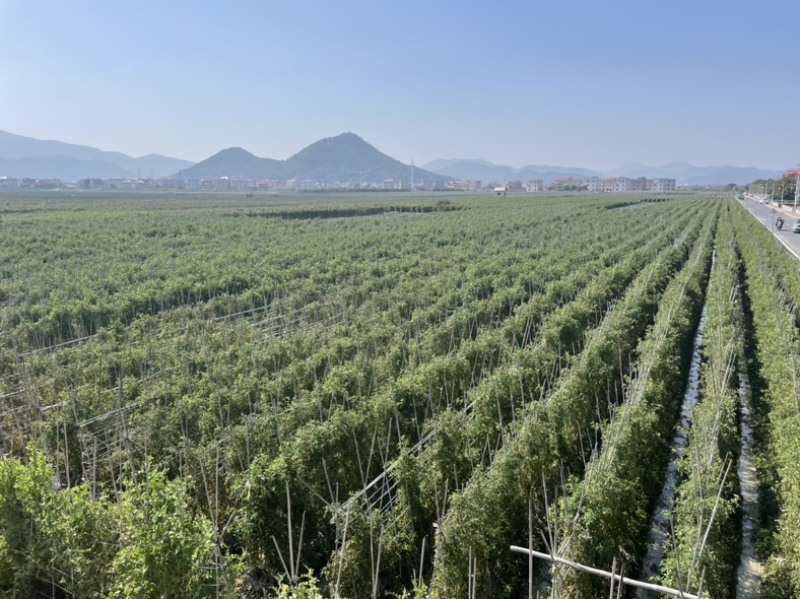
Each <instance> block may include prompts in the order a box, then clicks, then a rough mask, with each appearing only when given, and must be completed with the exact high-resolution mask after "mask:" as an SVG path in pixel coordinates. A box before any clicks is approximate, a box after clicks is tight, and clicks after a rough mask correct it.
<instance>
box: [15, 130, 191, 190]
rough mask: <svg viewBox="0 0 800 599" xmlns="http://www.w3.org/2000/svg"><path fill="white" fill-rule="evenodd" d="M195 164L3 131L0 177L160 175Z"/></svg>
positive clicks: (112, 177)
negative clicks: (136, 155)
mask: <svg viewBox="0 0 800 599" xmlns="http://www.w3.org/2000/svg"><path fill="white" fill-rule="evenodd" d="M191 165H192V163H191V162H189V161H188V160H180V159H178V158H170V157H168V156H160V155H158V154H148V155H147V156H141V157H139V158H134V157H132V156H128V155H127V154H123V153H122V152H106V151H104V150H98V149H97V148H92V147H90V146H81V145H77V144H70V143H64V142H62V141H53V140H40V139H34V138H32V137H24V136H22V135H16V134H14V133H8V132H7V131H0V176H11V177H20V178H22V177H30V178H33V179H50V178H54V179H63V180H65V181H74V180H76V179H82V178H84V177H96V178H99V179H116V178H126V177H137V176H141V177H151V178H160V177H166V176H167V175H170V174H172V173H174V172H176V171H179V170H180V169H182V168H186V167H188V166H191Z"/></svg>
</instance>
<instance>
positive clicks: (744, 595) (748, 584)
mask: <svg viewBox="0 0 800 599" xmlns="http://www.w3.org/2000/svg"><path fill="white" fill-rule="evenodd" d="M739 402H740V405H741V426H742V449H741V454H740V455H739V469H738V471H737V472H738V476H739V485H740V489H741V491H740V492H741V495H742V557H741V561H740V562H739V569H738V570H737V572H736V581H737V582H736V599H753V598H755V597H758V596H759V595H760V594H761V564H760V563H759V562H758V561H757V560H756V557H755V540H756V539H755V537H756V522H757V521H758V479H757V477H756V469H755V464H754V463H753V425H752V422H751V419H752V414H751V411H750V381H749V379H748V376H747V364H746V363H745V360H744V356H741V357H740V359H739Z"/></svg>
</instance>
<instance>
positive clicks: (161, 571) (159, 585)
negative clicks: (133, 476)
mask: <svg viewBox="0 0 800 599" xmlns="http://www.w3.org/2000/svg"><path fill="white" fill-rule="evenodd" d="M120 523H121V525H122V530H121V531H120V545H121V546H120V549H119V551H118V552H117V555H116V556H115V557H114V560H113V562H112V564H111V566H112V569H113V577H114V583H113V586H112V588H111V590H110V592H109V597H114V598H115V599H116V598H120V599H146V598H150V597H165V598H169V597H175V598H178V597H212V596H214V595H215V593H214V589H213V587H212V584H213V582H214V581H213V577H212V575H211V573H210V572H209V571H208V570H207V569H206V567H207V566H209V565H210V563H211V556H212V551H213V548H214V534H213V530H212V529H211V524H210V523H209V522H208V520H206V519H205V518H204V517H202V516H196V515H195V514H194V513H193V512H192V510H191V509H190V506H189V504H188V498H187V496H186V490H185V488H184V485H183V484H182V483H181V482H179V481H169V480H168V479H167V477H166V476H165V475H164V473H163V472H151V473H150V474H149V476H148V477H147V479H146V481H145V482H144V483H143V484H141V485H140V486H139V487H136V488H131V489H128V490H126V491H125V492H124V493H123V497H122V502H121V504H120Z"/></svg>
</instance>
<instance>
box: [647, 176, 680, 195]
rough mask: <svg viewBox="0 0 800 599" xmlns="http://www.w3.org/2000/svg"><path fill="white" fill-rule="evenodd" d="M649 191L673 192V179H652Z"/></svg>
mask: <svg viewBox="0 0 800 599" xmlns="http://www.w3.org/2000/svg"><path fill="white" fill-rule="evenodd" d="M650 191H656V192H662V191H675V179H652V180H651V181H650Z"/></svg>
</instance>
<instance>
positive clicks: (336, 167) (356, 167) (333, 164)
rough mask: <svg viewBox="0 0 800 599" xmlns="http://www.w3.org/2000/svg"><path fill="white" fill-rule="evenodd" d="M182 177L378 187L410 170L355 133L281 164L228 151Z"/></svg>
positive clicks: (421, 175)
mask: <svg viewBox="0 0 800 599" xmlns="http://www.w3.org/2000/svg"><path fill="white" fill-rule="evenodd" d="M180 176H181V177H182V178H183V179H216V178H219V177H223V176H225V177H230V178H231V179H253V180H260V179H280V180H287V179H292V178H296V179H299V180H310V181H316V182H320V183H380V182H382V181H384V180H385V179H394V180H395V181H399V180H403V181H409V180H410V178H411V166H410V165H407V164H403V163H402V162H400V161H399V160H395V159H394V158H392V157H390V156H387V155H386V154H383V153H381V152H379V151H378V150H377V149H375V148H374V147H373V146H371V145H370V144H368V143H367V142H366V141H364V140H363V139H361V138H360V137H359V136H358V135H356V134H355V133H342V134H341V135H337V136H336V137H326V138H325V139H321V140H319V141H317V142H315V143H313V144H311V145H310V146H308V147H306V148H304V149H302V150H300V151H299V152H298V153H297V154H295V155H294V156H292V157H290V158H288V159H287V160H274V159H272V158H259V157H258V156H255V155H253V154H251V153H250V152H248V151H246V150H243V149H242V148H228V149H227V150H222V151H221V152H219V153H217V154H214V155H213V156H211V157H210V158H207V159H205V160H203V161H202V162H198V163H197V164H195V165H194V166H192V167H190V168H188V169H184V170H183V172H181V174H180ZM426 179H429V180H440V181H442V180H449V179H450V177H449V176H447V175H444V174H437V173H433V172H429V171H427V170H424V169H421V168H415V169H414V180H415V181H416V182H422V181H423V180H426Z"/></svg>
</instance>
